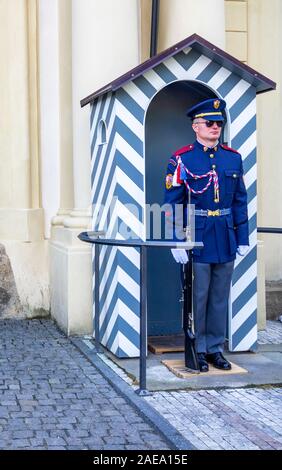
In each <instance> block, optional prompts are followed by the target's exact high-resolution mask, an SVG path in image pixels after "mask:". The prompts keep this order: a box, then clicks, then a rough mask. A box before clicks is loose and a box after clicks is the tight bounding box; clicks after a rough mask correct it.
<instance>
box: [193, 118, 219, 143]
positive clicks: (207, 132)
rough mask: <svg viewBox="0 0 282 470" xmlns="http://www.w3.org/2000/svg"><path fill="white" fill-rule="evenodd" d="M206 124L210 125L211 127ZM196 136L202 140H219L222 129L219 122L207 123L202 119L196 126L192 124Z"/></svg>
mask: <svg viewBox="0 0 282 470" xmlns="http://www.w3.org/2000/svg"><path fill="white" fill-rule="evenodd" d="M206 123H209V125H210V124H211V125H210V127H208V126H207V124H206ZM192 127H193V130H194V132H195V133H196V136H197V137H199V139H201V140H218V139H219V136H220V134H221V129H222V127H219V124H218V123H217V121H207V120H206V119H200V120H199V122H197V123H196V124H192Z"/></svg>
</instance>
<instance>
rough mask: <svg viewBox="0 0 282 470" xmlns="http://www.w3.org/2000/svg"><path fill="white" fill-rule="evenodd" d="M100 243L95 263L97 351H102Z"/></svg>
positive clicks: (96, 246) (95, 255) (96, 250)
mask: <svg viewBox="0 0 282 470" xmlns="http://www.w3.org/2000/svg"><path fill="white" fill-rule="evenodd" d="M99 255H100V245H99V244H98V243H95V252H94V257H95V258H94V264H95V290H94V303H95V317H94V330H95V347H96V351H97V352H100V351H101V346H100V295H99V291H100V269H99V257H100V256H99Z"/></svg>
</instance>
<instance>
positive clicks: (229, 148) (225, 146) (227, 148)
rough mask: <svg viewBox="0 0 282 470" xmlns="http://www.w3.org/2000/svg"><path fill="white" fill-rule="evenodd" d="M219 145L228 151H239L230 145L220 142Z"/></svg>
mask: <svg viewBox="0 0 282 470" xmlns="http://www.w3.org/2000/svg"><path fill="white" fill-rule="evenodd" d="M220 147H222V148H223V149H224V150H230V152H234V153H239V152H238V151H237V150H235V149H233V148H232V147H228V145H224V144H220ZM239 155H240V153H239Z"/></svg>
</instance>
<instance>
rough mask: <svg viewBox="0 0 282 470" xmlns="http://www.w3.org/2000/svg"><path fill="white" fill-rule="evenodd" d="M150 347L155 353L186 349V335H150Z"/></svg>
mask: <svg viewBox="0 0 282 470" xmlns="http://www.w3.org/2000/svg"><path fill="white" fill-rule="evenodd" d="M148 349H149V351H151V352H152V353H154V354H163V353H167V352H183V351H184V335H183V334H180V335H170V336H149V337H148Z"/></svg>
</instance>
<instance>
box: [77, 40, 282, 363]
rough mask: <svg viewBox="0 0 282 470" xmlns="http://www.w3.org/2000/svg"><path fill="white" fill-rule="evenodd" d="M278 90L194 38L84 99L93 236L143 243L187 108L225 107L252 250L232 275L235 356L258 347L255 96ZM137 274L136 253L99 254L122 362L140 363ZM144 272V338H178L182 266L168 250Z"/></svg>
mask: <svg viewBox="0 0 282 470" xmlns="http://www.w3.org/2000/svg"><path fill="white" fill-rule="evenodd" d="M275 86H276V85H275V83H274V82H273V81H271V80H270V79H268V78H266V77H265V76H263V75H261V74H260V73H258V72H256V71H255V70H253V69H251V68H250V67H248V66H247V65H245V64H243V63H241V62H240V61H239V60H237V59H235V58H234V57H232V56H231V55H229V54H227V53H226V52H224V51H223V50H221V49H219V48H218V47H217V46H214V45H213V44H211V43H210V42H208V41H206V40H205V39H203V38H202V37H200V36H198V35H197V34H193V35H192V36H189V37H188V38H186V39H184V40H183V41H181V42H179V43H177V44H175V45H174V46H172V47H170V48H169V49H167V50H166V51H164V52H162V53H160V54H158V55H156V56H154V57H152V58H151V59H149V60H147V61H146V62H144V63H143V64H140V65H138V66H137V67H135V68H134V69H132V70H130V71H129V72H127V73H125V74H124V75H122V76H121V77H119V78H118V79H116V80H114V81H113V82H111V83H109V84H108V85H106V86H104V87H103V88H101V89H100V90H98V91H96V92H94V93H92V94H91V95H90V96H88V97H86V98H84V99H83V100H82V101H81V106H86V105H88V104H89V105H90V107H91V112H90V128H91V131H90V132H91V162H92V165H91V187H92V203H93V230H95V231H96V230H102V231H105V235H104V237H105V238H114V239H119V238H120V239H122V238H124V236H125V234H124V232H125V231H126V230H127V231H130V232H131V234H130V235H132V234H136V236H138V237H141V238H142V239H143V240H146V238H147V239H149V238H150V236H151V235H150V233H148V232H149V230H148V225H149V222H150V220H149V219H150V217H148V214H147V212H146V204H154V203H158V204H160V205H162V204H163V196H164V178H165V170H166V166H167V163H168V159H169V157H170V156H171V154H172V153H173V152H174V151H175V150H176V149H177V148H180V147H182V146H184V145H187V144H189V143H192V142H193V141H194V133H193V131H192V129H191V126H189V121H188V120H187V117H186V115H185V110H186V109H187V108H189V107H190V106H193V105H194V104H196V103H197V102H199V101H201V100H204V99H208V98H213V97H214V98H216V97H219V98H223V99H224V100H225V101H226V103H227V109H226V125H225V128H224V131H223V134H222V138H223V141H224V142H225V143H226V144H227V145H229V146H231V147H234V148H235V149H236V150H238V151H239V152H240V153H241V155H242V158H243V164H244V173H245V184H246V188H247V191H248V211H249V227H250V248H251V249H250V251H249V253H248V254H247V255H246V256H245V257H244V258H240V259H237V260H236V265H235V270H234V275H233V281H232V288H231V292H230V308H229V321H228V323H229V324H228V337H229V349H230V350H231V351H247V350H253V349H255V346H256V341H257V218H256V213H257V202H256V201H257V190H256V179H257V174H256V173H257V172H256V95H257V94H258V93H264V92H266V91H270V90H273V89H275ZM93 263H94V260H93ZM93 265H94V264H93ZM93 272H94V271H93ZM139 274H140V265H139V254H138V251H137V249H135V248H124V247H121V248H117V247H113V248H111V247H109V246H104V247H103V248H102V250H101V256H100V338H101V342H102V344H103V345H104V346H105V347H106V348H108V349H109V350H110V351H111V352H112V353H113V354H115V355H116V356H118V357H136V356H139V340H140V338H139V302H140V298H139V279H140V277H139ZM147 274H148V304H147V315H148V323H147V333H148V336H163V335H175V334H178V333H180V332H181V328H182V322H181V305H180V303H179V298H180V282H179V266H177V263H175V262H174V261H173V258H172V256H171V254H170V252H169V250H167V249H163V248H160V249H158V250H155V249H151V251H148V273H147ZM93 311H94V309H93Z"/></svg>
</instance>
